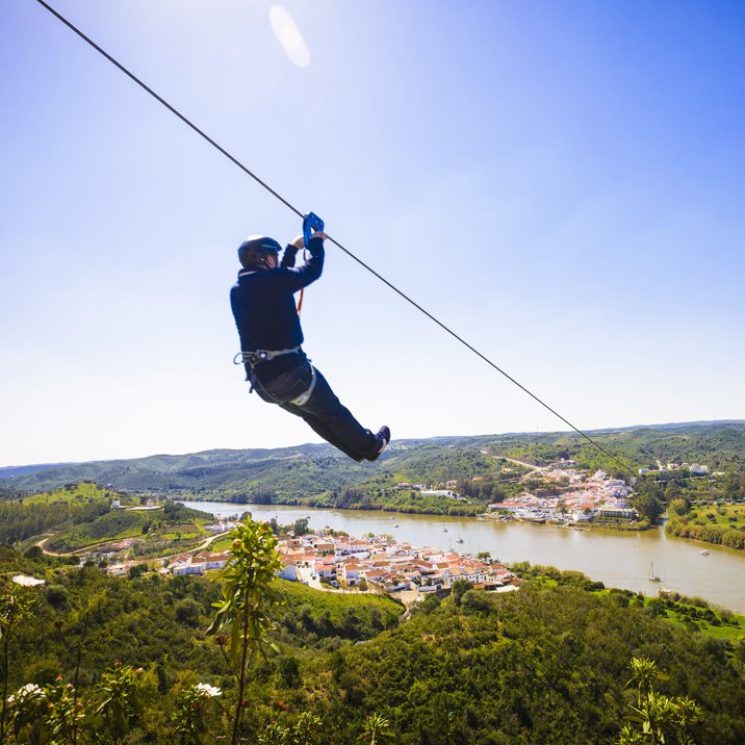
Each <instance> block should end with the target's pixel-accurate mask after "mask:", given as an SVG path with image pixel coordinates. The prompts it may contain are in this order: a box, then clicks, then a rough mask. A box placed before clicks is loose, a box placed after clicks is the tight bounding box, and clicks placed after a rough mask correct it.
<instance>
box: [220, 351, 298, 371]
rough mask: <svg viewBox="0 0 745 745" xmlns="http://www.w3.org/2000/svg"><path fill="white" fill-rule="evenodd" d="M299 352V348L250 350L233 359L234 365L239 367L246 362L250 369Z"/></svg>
mask: <svg viewBox="0 0 745 745" xmlns="http://www.w3.org/2000/svg"><path fill="white" fill-rule="evenodd" d="M300 350H301V348H300V347H293V348H292V349H251V350H247V351H243V352H238V354H236V355H235V357H233V364H234V365H241V364H245V363H246V362H248V364H249V365H251V367H255V366H256V365H258V364H260V363H261V362H269V361H270V360H273V359H275V358H276V357H281V356H282V355H285V354H297V353H298V352H299V351H300Z"/></svg>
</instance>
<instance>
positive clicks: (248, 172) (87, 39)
mask: <svg viewBox="0 0 745 745" xmlns="http://www.w3.org/2000/svg"><path fill="white" fill-rule="evenodd" d="M36 2H37V3H39V5H41V6H42V7H43V8H45V9H46V10H48V11H49V12H50V13H51V14H52V15H53V16H54V17H55V18H57V20H59V21H61V22H62V23H64V24H65V26H67V27H68V28H69V29H70V30H71V31H73V32H74V33H76V34H77V35H78V36H79V37H80V38H81V39H83V41H85V42H86V43H87V44H89V45H90V46H91V47H93V49H95V50H96V51H97V52H98V53H99V54H101V55H102V56H103V57H105V58H106V59H107V60H108V61H109V62H111V64H112V65H114V66H115V67H117V68H118V69H119V70H121V72H123V73H124V74H125V75H126V76H127V77H128V78H130V79H131V80H132V81H133V82H135V83H137V85H139V86H140V88H142V89H143V90H144V91H146V92H147V93H149V94H150V95H151V96H152V97H153V98H154V99H155V100H156V101H158V103H160V104H162V105H163V106H165V107H166V108H167V109H168V110H169V111H170V112H171V113H172V114H174V115H175V116H177V117H178V118H179V119H180V120H181V121H182V122H183V123H184V124H186V125H187V126H188V127H189V128H190V129H192V130H194V132H196V133H197V134H198V135H199V136H200V137H202V138H203V139H204V140H206V141H207V142H208V143H209V144H210V145H212V147H214V148H215V149H216V150H218V151H219V152H220V153H222V154H223V155H224V156H225V157H226V158H227V159H228V160H229V161H231V162H232V163H233V164H234V165H236V166H238V168H240V169H241V171H243V172H244V173H245V174H246V175H248V176H250V177H251V178H252V179H253V180H254V181H256V183H257V184H259V185H260V186H263V187H264V189H266V190H267V191H268V192H269V193H270V194H271V195H272V196H273V197H275V198H276V199H278V200H279V201H280V202H282V204H284V205H285V206H286V207H287V208H288V209H290V210H291V211H292V212H294V213H295V214H296V215H297V216H298V217H300V218H303V217H304V214H303V213H302V212H301V211H300V210H299V209H298V208H297V207H295V206H294V205H293V204H292V203H291V202H289V201H287V199H285V198H284V197H283V196H282V195H281V194H279V192H277V191H275V190H274V189H272V187H271V186H269V184H267V183H266V181H264V180H262V179H261V178H259V177H258V176H257V175H256V174H255V173H254V172H253V171H252V170H251V169H250V168H248V167H247V166H245V165H244V164H243V163H241V162H240V161H239V160H238V159H237V158H236V157H235V156H233V155H231V154H230V153H229V152H228V151H227V150H226V149H225V148H224V147H222V146H221V145H220V144H218V143H217V142H216V141H215V140H213V139H212V138H211V137H210V136H209V135H208V134H206V133H205V132H204V131H203V130H201V129H200V128H199V127H197V125H196V124H194V123H193V122H192V121H191V120H190V119H188V118H187V117H186V116H184V115H183V114H182V113H181V112H180V111H179V110H178V109H176V108H175V107H174V106H172V105H171V104H170V103H168V101H166V100H165V99H164V98H163V97H162V96H160V95H158V94H157V93H156V92H155V91H154V90H153V89H152V88H150V86H148V85H147V84H146V83H144V82H143V81H142V80H140V79H139V78H138V77H137V76H136V75H135V74H134V73H133V72H131V71H130V70H129V69H127V68H126V67H125V66H124V65H123V64H122V63H121V62H119V61H118V60H117V59H115V58H114V57H112V56H111V55H110V54H109V53H108V52H107V51H106V50H105V49H103V48H102V47H100V46H99V45H98V44H96V42H95V41H93V39H91V38H90V37H89V36H87V35H86V34H84V33H83V32H82V31H81V30H80V29H79V28H78V27H77V26H76V25H75V24H73V23H72V22H71V21H69V20H68V19H67V18H65V16H63V15H62V14H61V13H59V12H58V11H57V10H55V9H54V8H53V7H52V6H51V5H49V4H48V3H46V2H44V0H36ZM328 240H329V241H330V242H331V243H333V244H334V245H335V246H336V247H337V248H339V249H340V250H342V251H343V252H344V253H345V254H347V256H349V258H350V259H353V260H354V261H356V262H357V263H358V264H359V265H360V266H361V267H363V268H364V269H367V271H368V272H370V273H371V274H372V275H373V276H375V277H377V278H378V279H379V280H380V281H381V282H382V283H383V284H385V285H387V286H388V287H389V288H390V289H391V290H393V291H394V292H395V293H396V294H397V295H399V296H400V297H402V298H403V299H404V300H406V302H408V303H409V304H411V305H413V306H414V307H415V308H416V309H417V310H418V311H420V312H421V313H423V314H424V315H425V316H426V317H427V318H429V320H430V321H433V322H434V323H436V324H437V325H438V326H439V327H440V328H441V329H442V330H443V331H445V332H446V333H448V334H450V336H452V337H453V338H454V339H456V340H457V341H459V342H460V343H461V344H462V345H463V346H464V347H466V349H468V350H470V351H471V352H473V353H474V354H475V355H476V356H477V357H479V358H481V359H482V360H483V361H484V362H486V364H487V365H489V366H490V367H492V368H493V369H494V370H496V371H497V372H498V373H500V374H501V375H503V376H504V377H505V378H507V380H509V381H510V382H511V383H514V384H515V385H516V386H517V387H518V388H519V389H520V390H522V391H523V392H524V393H527V394H528V396H530V397H531V398H532V399H533V400H534V401H537V402H538V403H539V404H540V405H541V406H543V407H544V408H545V409H547V410H548V411H550V412H551V413H552V414H553V415H554V416H555V417H557V418H558V419H560V420H561V421H562V422H564V424H566V425H567V426H568V427H570V428H571V429H572V430H574V431H575V432H576V433H577V434H578V435H580V436H581V437H583V438H584V439H585V440H587V441H588V442H589V443H590V444H591V445H593V446H594V447H595V448H597V449H598V450H599V451H600V452H601V453H603V455H605V456H606V457H607V458H610V459H611V460H612V461H613V462H615V463H616V464H617V465H619V466H620V467H621V469H622V470H624V471H626V472H627V473H628V474H630V475H631V476H632V477H633V476H634V472H633V470H632V468H631V466H629V465H628V464H626V463H623V462H622V461H621V460H620V459H619V458H617V457H616V456H615V455H613V454H612V453H610V452H608V451H607V450H606V449H605V448H604V447H603V446H602V445H600V444H599V443H598V442H596V441H595V440H594V439H593V438H592V437H590V436H589V435H588V434H586V433H585V432H583V431H582V430H581V429H579V427H576V426H575V425H574V424H572V423H571V422H570V421H569V420H568V419H567V418H566V417H564V416H562V415H561V414H559V412H558V411H556V409H554V408H552V407H551V406H549V405H548V404H547V403H546V402H545V401H544V400H543V399H541V398H539V397H538V396H537V395H536V394H535V393H533V392H532V391H531V390H529V389H528V388H526V387H525V386H524V385H523V384H522V383H520V382H519V381H518V380H516V379H515V378H513V377H512V375H510V374H509V373H508V372H506V371H505V370H503V369H502V368H501V367H499V365H497V364H496V363H495V362H492V361H491V360H490V359H489V358H488V357H487V356H486V355H484V354H482V353H481V352H479V350H478V349H476V347H474V346H473V345H472V344H470V343H469V342H467V341H466V340H465V339H464V338H463V337H462V336H459V335H458V334H457V333H456V332H455V331H453V330H452V329H451V328H449V327H448V326H446V325H445V324H444V323H443V322H442V321H440V320H439V319H438V318H436V317H435V316H433V315H432V313H430V312H429V311H428V310H426V309H425V308H423V307H422V306H421V305H419V303H417V302H416V301H415V300H412V298H410V297H409V296H408V295H407V294H406V293H405V292H403V290H399V289H398V287H396V286H395V285H394V284H392V283H391V282H389V281H388V280H387V279H386V278H385V277H384V276H383V275H382V274H380V273H379V272H377V271H376V270H375V269H373V268H372V267H371V266H369V265H368V264H366V263H365V262H364V261H362V259H360V258H358V257H357V256H355V254H353V253H352V252H351V251H350V250H349V249H348V248H346V247H345V246H343V245H342V244H341V243H339V242H338V241H337V240H336V239H335V238H332V237H331V236H328Z"/></svg>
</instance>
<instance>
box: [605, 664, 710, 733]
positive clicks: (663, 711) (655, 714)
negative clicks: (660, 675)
mask: <svg viewBox="0 0 745 745" xmlns="http://www.w3.org/2000/svg"><path fill="white" fill-rule="evenodd" d="M631 670H632V673H633V675H632V678H631V680H630V681H629V685H631V684H634V685H636V687H637V701H636V706H632V707H631V716H630V718H631V719H632V721H633V724H627V725H625V726H624V727H623V729H622V730H621V735H620V738H619V741H618V742H619V745H695V743H696V740H695V737H694V734H693V728H694V726H695V725H696V724H697V723H698V722H699V721H700V720H701V718H702V716H701V709H700V708H699V706H698V704H697V703H696V702H695V701H693V700H692V699H690V698H688V697H687V696H677V697H673V698H670V697H668V696H664V695H662V694H661V693H658V692H657V691H655V690H654V688H653V687H652V685H653V683H654V681H655V680H656V678H657V666H656V664H655V663H654V662H653V661H652V660H648V659H645V658H636V657H635V658H633V659H632V660H631Z"/></svg>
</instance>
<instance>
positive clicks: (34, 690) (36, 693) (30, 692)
mask: <svg viewBox="0 0 745 745" xmlns="http://www.w3.org/2000/svg"><path fill="white" fill-rule="evenodd" d="M37 697H38V698H44V691H42V690H41V688H39V686H38V685H36V683H26V685H25V686H21V687H20V688H19V689H18V690H17V691H16V693H15V696H8V703H9V704H12V703H13V702H14V701H16V700H18V699H20V700H21V701H23V699H25V698H37Z"/></svg>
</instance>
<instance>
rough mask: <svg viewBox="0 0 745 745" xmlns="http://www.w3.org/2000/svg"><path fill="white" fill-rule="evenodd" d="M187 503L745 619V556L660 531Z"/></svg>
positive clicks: (220, 511)
mask: <svg viewBox="0 0 745 745" xmlns="http://www.w3.org/2000/svg"><path fill="white" fill-rule="evenodd" d="M184 504H185V505H186V506H187V507H192V508H194V509H197V510H202V511H203V512H209V513H211V514H213V515H234V514H237V513H242V512H246V511H248V512H251V513H252V515H253V516H254V517H255V518H256V519H259V520H270V519H271V518H272V517H274V516H276V517H277V520H278V522H279V523H280V524H284V525H287V524H290V523H293V522H295V520H297V519H298V518H300V517H306V516H307V517H309V518H310V520H309V525H310V527H311V528H315V529H318V528H323V527H330V528H334V529H335V530H344V531H346V532H348V533H349V534H350V535H354V536H362V535H364V534H365V533H375V534H376V535H377V534H380V533H389V534H391V535H393V536H394V537H395V538H396V539H397V540H399V541H409V542H410V543H412V544H413V545H414V546H430V547H432V548H439V549H443V550H449V549H452V550H454V551H458V552H460V553H470V554H474V555H475V554H477V553H478V552H479V551H489V552H490V553H491V555H492V557H494V558H496V559H499V560H500V561H503V562H507V563H510V562H514V561H529V562H530V563H531V564H549V565H552V566H555V567H558V568H559V569H576V570H578V571H580V572H583V573H584V574H586V575H587V576H588V577H591V578H592V579H594V580H600V581H602V582H604V583H605V584H606V585H607V586H608V587H621V588H625V589H628V590H634V591H637V592H643V593H644V594H646V595H656V594H657V592H658V590H659V588H660V586H663V587H666V588H668V589H670V590H673V591H676V592H680V593H681V594H683V595H690V596H698V597H702V598H705V599H706V600H708V601H710V602H712V603H715V604H716V605H721V606H723V607H725V608H729V609H731V610H733V611H736V612H738V613H745V553H740V552H736V551H734V550H731V549H725V548H720V547H718V546H712V545H709V544H704V543H697V542H694V541H688V540H684V539H681V538H671V537H668V536H667V535H666V534H665V532H664V530H663V529H662V528H659V529H652V530H647V531H641V532H638V533H632V532H628V533H627V532H620V531H619V532H616V531H606V530H600V529H597V528H592V529H589V528H585V529H581V530H577V529H573V528H561V527H557V526H554V525H532V524H529V523H521V522H502V521H498V520H484V521H480V520H476V519H475V518H457V517H443V516H440V515H406V514H402V513H386V512H370V511H363V510H333V509H313V508H309V507H285V506H281V505H235V504H225V503H221V502H184ZM458 538H462V539H463V543H458V542H457V539H458ZM703 550H707V551H709V556H704V555H702V554H701V552H702V551H703ZM652 566H654V573H655V574H656V575H659V576H660V577H661V578H662V582H661V583H659V584H658V583H654V582H650V581H649V580H648V579H647V577H648V576H649V573H650V568H651V567H652Z"/></svg>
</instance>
